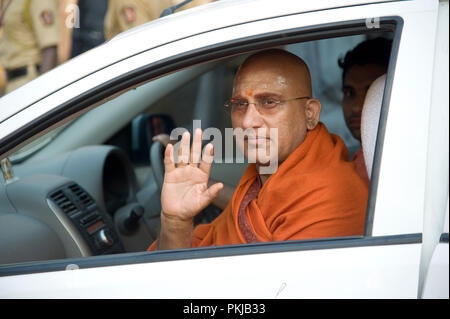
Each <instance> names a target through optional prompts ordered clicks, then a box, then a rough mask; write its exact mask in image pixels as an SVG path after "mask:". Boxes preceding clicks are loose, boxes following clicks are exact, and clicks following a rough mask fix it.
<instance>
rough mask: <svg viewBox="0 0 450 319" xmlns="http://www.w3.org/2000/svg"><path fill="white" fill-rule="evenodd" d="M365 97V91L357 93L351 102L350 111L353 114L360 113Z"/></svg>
mask: <svg viewBox="0 0 450 319" xmlns="http://www.w3.org/2000/svg"><path fill="white" fill-rule="evenodd" d="M365 98H366V93H365V92H364V93H361V94H358V95H357V96H356V98H355V100H354V102H353V105H352V112H353V113H355V114H361V112H362V109H363V106H364V99H365Z"/></svg>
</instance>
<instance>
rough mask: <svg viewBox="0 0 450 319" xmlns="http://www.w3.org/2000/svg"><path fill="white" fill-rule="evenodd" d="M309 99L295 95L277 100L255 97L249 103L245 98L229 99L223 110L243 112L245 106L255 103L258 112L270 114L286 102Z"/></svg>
mask: <svg viewBox="0 0 450 319" xmlns="http://www.w3.org/2000/svg"><path fill="white" fill-rule="evenodd" d="M302 99H311V97H309V96H302V97H296V98H295V99H289V100H277V99H273V98H263V99H257V100H256V102H253V103H250V102H248V101H247V100H245V99H233V98H232V99H230V100H228V101H227V102H225V104H224V106H225V110H226V111H227V112H228V113H230V114H244V113H246V112H247V108H248V106H249V105H250V104H253V105H255V108H256V110H257V111H258V113H260V114H270V113H272V112H273V111H275V110H276V108H277V107H278V106H279V105H281V104H283V103H286V102H290V101H295V100H302Z"/></svg>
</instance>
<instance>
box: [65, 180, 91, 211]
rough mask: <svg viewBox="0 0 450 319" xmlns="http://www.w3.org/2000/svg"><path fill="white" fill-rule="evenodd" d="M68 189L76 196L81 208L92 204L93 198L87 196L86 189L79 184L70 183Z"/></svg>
mask: <svg viewBox="0 0 450 319" xmlns="http://www.w3.org/2000/svg"><path fill="white" fill-rule="evenodd" d="M69 189H70V190H71V191H72V192H73V194H74V195H75V196H76V197H77V198H78V200H79V203H80V206H81V207H82V208H84V207H88V206H89V205H92V204H94V200H93V199H92V197H91V196H89V195H88V193H86V191H85V190H84V189H82V188H81V187H80V186H79V185H77V184H72V185H70V186H69Z"/></svg>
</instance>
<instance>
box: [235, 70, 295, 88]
mask: <svg viewBox="0 0 450 319" xmlns="http://www.w3.org/2000/svg"><path fill="white" fill-rule="evenodd" d="M294 82H298V81H295V80H292V79H290V78H289V77H288V76H286V75H284V74H282V73H281V72H271V71H268V70H266V71H265V72H247V73H244V74H238V76H237V77H236V79H235V82H234V87H233V89H234V90H235V91H236V90H249V89H251V90H253V91H256V90H270V89H272V90H284V89H289V86H290V85H295V83H294Z"/></svg>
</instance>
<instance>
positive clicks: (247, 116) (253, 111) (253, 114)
mask: <svg viewBox="0 0 450 319" xmlns="http://www.w3.org/2000/svg"><path fill="white" fill-rule="evenodd" d="M263 123H264V122H263V120H262V117H261V114H260V113H259V112H258V110H257V108H256V105H255V104H254V103H251V104H250V103H249V104H248V107H247V110H246V111H245V113H244V117H243V119H242V128H243V129H244V130H245V129H248V128H257V127H261V126H262V125H263Z"/></svg>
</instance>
